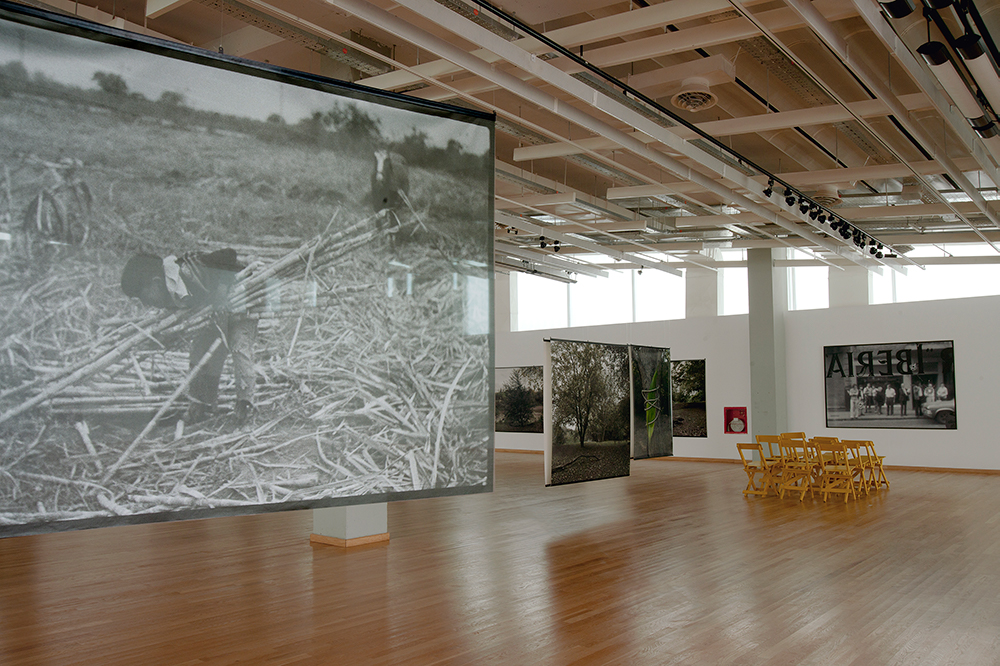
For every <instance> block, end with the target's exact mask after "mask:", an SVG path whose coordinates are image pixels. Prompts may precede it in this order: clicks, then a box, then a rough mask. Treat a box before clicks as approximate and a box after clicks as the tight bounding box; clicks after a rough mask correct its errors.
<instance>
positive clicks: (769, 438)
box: [757, 435, 781, 458]
mask: <svg viewBox="0 0 1000 666" xmlns="http://www.w3.org/2000/svg"><path fill="white" fill-rule="evenodd" d="M780 443H781V438H780V436H779V435H757V444H759V445H760V447H761V448H762V449H763V447H764V445H765V444H767V457H769V458H777V457H778V456H780V455H781V449H780V448H778V447H779V445H780Z"/></svg>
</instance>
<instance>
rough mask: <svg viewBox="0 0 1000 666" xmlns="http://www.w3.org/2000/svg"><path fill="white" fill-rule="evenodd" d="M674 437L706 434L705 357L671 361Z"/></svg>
mask: <svg viewBox="0 0 1000 666" xmlns="http://www.w3.org/2000/svg"><path fill="white" fill-rule="evenodd" d="M670 376H671V380H672V381H671V386H670V389H671V391H672V392H673V402H674V437H708V415H707V413H706V410H705V359H701V360H697V361H671V363H670Z"/></svg>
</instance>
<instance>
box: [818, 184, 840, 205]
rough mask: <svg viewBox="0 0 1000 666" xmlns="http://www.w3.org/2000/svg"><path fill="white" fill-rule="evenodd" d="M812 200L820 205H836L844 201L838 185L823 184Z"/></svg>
mask: <svg viewBox="0 0 1000 666" xmlns="http://www.w3.org/2000/svg"><path fill="white" fill-rule="evenodd" d="M812 200H813V201H815V202H816V203H818V204H819V205H820V206H836V205H837V204H840V203H843V200H842V199H841V198H840V191H839V190H838V189H837V186H836V185H821V186H820V188H819V190H818V191H817V192H816V194H814V195H813V197H812Z"/></svg>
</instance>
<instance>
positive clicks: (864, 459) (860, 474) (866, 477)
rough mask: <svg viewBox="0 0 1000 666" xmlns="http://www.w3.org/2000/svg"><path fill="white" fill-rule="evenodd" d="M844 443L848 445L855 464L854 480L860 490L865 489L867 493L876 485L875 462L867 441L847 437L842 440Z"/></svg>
mask: <svg viewBox="0 0 1000 666" xmlns="http://www.w3.org/2000/svg"><path fill="white" fill-rule="evenodd" d="M842 443H843V444H844V446H846V447H847V453H848V455H849V457H850V459H851V464H852V465H853V470H854V476H855V480H854V482H855V484H856V485H857V487H858V490H859V491H861V490H863V491H864V493H865V494H866V495H867V494H868V493H869V492H871V490H872V488H873V487H875V482H874V468H875V463H874V461H873V460H872V456H871V455H869V453H868V446H867V442H865V441H863V440H860V439H845V440H842Z"/></svg>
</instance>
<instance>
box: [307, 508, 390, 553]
mask: <svg viewBox="0 0 1000 666" xmlns="http://www.w3.org/2000/svg"><path fill="white" fill-rule="evenodd" d="M309 540H310V541H313V542H315V543H325V544H329V545H331V546H341V547H350V546H361V545H364V544H366V543H376V542H379V541H388V540H389V507H388V505H387V504H386V503H385V502H383V503H381V504H356V505H353V506H334V507H330V508H327V509H313V533H312V534H311V535H310V536H309Z"/></svg>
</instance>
